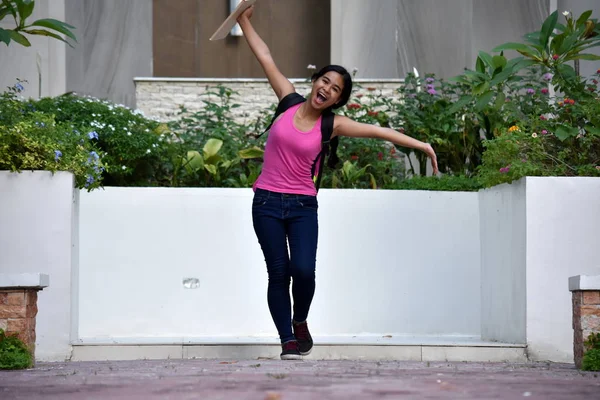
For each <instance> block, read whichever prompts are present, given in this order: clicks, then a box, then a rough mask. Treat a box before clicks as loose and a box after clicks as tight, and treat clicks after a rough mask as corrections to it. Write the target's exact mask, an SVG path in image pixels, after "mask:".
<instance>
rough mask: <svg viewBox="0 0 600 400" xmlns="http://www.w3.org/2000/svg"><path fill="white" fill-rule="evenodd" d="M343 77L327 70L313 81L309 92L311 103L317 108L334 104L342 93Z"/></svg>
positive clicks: (322, 108) (325, 107)
mask: <svg viewBox="0 0 600 400" xmlns="http://www.w3.org/2000/svg"><path fill="white" fill-rule="evenodd" d="M343 88H344V79H343V77H342V75H340V74H338V73H337V72H334V71H328V72H326V73H325V74H324V75H322V76H320V77H319V78H317V80H315V81H314V82H313V86H312V92H311V94H310V101H311V105H312V106H313V107H314V108H315V109H317V110H325V109H327V108H329V107H331V106H333V105H335V104H336V103H337V102H338V101H339V100H340V97H341V95H342V90H343Z"/></svg>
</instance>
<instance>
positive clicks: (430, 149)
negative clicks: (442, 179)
mask: <svg viewBox="0 0 600 400" xmlns="http://www.w3.org/2000/svg"><path fill="white" fill-rule="evenodd" d="M421 150H422V151H423V152H424V153H425V154H427V157H429V158H431V166H432V167H433V174H434V175H437V173H438V163H437V156H436V155H435V151H433V147H431V145H430V144H429V143H425V144H424V145H423V148H422V149H421Z"/></svg>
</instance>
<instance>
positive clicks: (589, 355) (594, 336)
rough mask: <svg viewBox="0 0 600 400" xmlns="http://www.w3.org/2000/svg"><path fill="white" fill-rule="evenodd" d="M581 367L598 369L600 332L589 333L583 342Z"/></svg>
mask: <svg viewBox="0 0 600 400" xmlns="http://www.w3.org/2000/svg"><path fill="white" fill-rule="evenodd" d="M584 346H585V349H586V351H585V353H584V354H583V360H582V366H581V369H583V370H584V371H600V333H591V334H590V336H588V338H587V340H586V341H585V342H584Z"/></svg>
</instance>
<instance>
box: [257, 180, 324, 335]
mask: <svg viewBox="0 0 600 400" xmlns="http://www.w3.org/2000/svg"><path fill="white" fill-rule="evenodd" d="M317 208H318V203H317V198H316V197H315V196H306V195H295V194H283V193H275V192H271V191H267V190H263V189H257V190H256V193H255V194H254V199H253V201H252V220H253V223H254V231H255V232H256V236H257V237H258V242H259V243H260V246H261V248H262V251H263V254H264V256H265V261H266V263H267V272H268V275H269V286H268V291H267V301H268V303H269V310H270V311H271V316H272V318H273V321H274V322H275V326H276V327H277V331H278V332H279V338H280V339H281V342H282V343H284V342H287V341H288V340H293V339H294V334H293V332H292V315H291V308H292V305H291V299H290V279H291V280H292V282H293V283H292V296H293V300H294V317H293V320H294V321H296V322H303V321H306V319H307V317H308V310H309V309H310V303H311V302H312V299H313V296H314V293H315V264H316V258H317V239H318V233H319V227H318V222H317ZM288 243H289V252H288Z"/></svg>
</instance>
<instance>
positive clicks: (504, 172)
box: [500, 165, 510, 174]
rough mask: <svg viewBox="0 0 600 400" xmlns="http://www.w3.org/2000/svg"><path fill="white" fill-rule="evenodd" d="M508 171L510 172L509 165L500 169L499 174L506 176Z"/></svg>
mask: <svg viewBox="0 0 600 400" xmlns="http://www.w3.org/2000/svg"><path fill="white" fill-rule="evenodd" d="M508 171H510V165H507V166H506V167H503V168H500V173H501V174H507V173H508Z"/></svg>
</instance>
